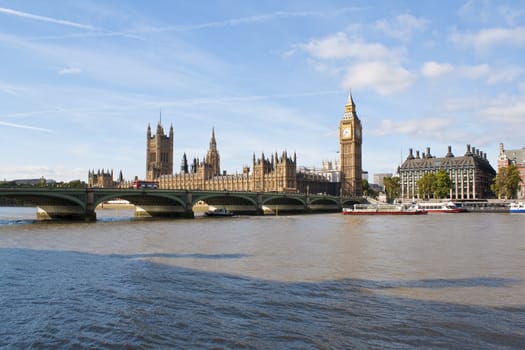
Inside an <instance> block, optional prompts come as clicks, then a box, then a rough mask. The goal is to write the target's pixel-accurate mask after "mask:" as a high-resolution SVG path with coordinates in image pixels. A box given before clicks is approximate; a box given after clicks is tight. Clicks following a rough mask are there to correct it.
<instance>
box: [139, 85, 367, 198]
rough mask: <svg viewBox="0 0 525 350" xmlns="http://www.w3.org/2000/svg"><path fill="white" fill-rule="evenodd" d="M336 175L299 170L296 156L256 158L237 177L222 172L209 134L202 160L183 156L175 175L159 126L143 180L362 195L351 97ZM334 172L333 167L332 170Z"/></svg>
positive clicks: (150, 140)
mask: <svg viewBox="0 0 525 350" xmlns="http://www.w3.org/2000/svg"><path fill="white" fill-rule="evenodd" d="M339 130H340V132H339V143H340V147H341V149H340V161H339V166H340V171H339V172H337V174H334V172H333V171H326V172H324V173H312V172H308V171H300V170H299V171H298V168H297V156H296V154H295V152H294V153H293V154H288V152H287V151H286V150H285V151H282V152H281V153H277V152H275V153H272V154H271V155H270V156H266V155H265V154H264V153H262V154H261V155H260V156H259V157H256V155H255V154H254V155H253V157H252V160H251V164H250V166H244V168H243V170H242V172H241V173H237V174H227V173H226V172H225V171H223V172H221V167H220V155H219V150H218V148H217V141H216V138H215V130H214V129H212V134H211V139H210V145H209V148H208V151H207V153H206V156H205V157H204V158H203V159H198V158H193V160H192V161H188V158H187V156H186V154H184V155H183V157H182V161H181V166H180V172H178V173H175V174H174V173H173V127H171V128H170V132H169V135H165V134H164V129H163V127H162V125H161V123H160V121H159V124H158V125H157V131H156V134H155V135H152V134H151V128H150V126H149V125H148V129H147V149H146V158H147V161H146V174H147V176H146V177H147V180H149V181H158V182H159V188H161V189H187V190H211V191H252V192H290V193H326V194H332V195H339V194H343V195H348V196H360V195H361V193H362V184H361V173H362V168H361V143H362V141H361V140H362V127H361V121H360V120H359V118H358V117H357V114H356V112H355V103H354V101H353V98H352V95H351V94H349V95H348V99H347V102H346V105H345V112H344V115H343V117H342V119H341V121H340V124H339ZM331 169H333V168H331Z"/></svg>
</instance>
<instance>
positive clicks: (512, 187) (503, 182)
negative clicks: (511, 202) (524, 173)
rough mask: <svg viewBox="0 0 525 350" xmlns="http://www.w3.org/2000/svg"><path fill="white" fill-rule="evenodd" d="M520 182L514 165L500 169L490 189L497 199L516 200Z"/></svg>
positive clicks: (517, 170) (518, 173) (518, 172)
mask: <svg viewBox="0 0 525 350" xmlns="http://www.w3.org/2000/svg"><path fill="white" fill-rule="evenodd" d="M521 182H523V181H522V180H521V176H520V171H519V169H518V167H517V166H516V165H514V164H511V165H509V166H508V167H505V168H501V169H500V170H499V172H498V174H497V175H496V177H495V178H494V180H493V183H492V185H490V189H491V190H492V192H494V194H496V196H498V198H505V199H511V198H516V195H517V192H518V187H519V184H520V183H521Z"/></svg>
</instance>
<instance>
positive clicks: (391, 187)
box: [383, 177, 401, 202]
mask: <svg viewBox="0 0 525 350" xmlns="http://www.w3.org/2000/svg"><path fill="white" fill-rule="evenodd" d="M383 185H384V186H385V193H386V200H387V201H388V202H392V201H393V200H394V199H395V198H397V197H399V194H400V193H401V184H400V183H399V177H385V178H384V179H383Z"/></svg>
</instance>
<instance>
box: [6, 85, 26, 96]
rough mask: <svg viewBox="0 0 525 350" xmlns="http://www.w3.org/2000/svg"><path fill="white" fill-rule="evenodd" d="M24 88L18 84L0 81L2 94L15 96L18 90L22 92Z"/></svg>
mask: <svg viewBox="0 0 525 350" xmlns="http://www.w3.org/2000/svg"><path fill="white" fill-rule="evenodd" d="M24 90H25V88H22V87H19V86H14V85H9V84H4V83H2V82H0V92H2V93H4V94H8V95H13V96H16V95H18V94H19V93H20V92H22V91H24Z"/></svg>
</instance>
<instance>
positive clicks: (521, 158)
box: [498, 143, 525, 199]
mask: <svg viewBox="0 0 525 350" xmlns="http://www.w3.org/2000/svg"><path fill="white" fill-rule="evenodd" d="M511 164H514V165H515V166H516V167H517V168H518V170H519V172H520V175H521V181H522V182H521V183H520V184H519V187H518V199H525V148H521V149H511V150H506V149H505V146H504V145H503V143H500V144H499V156H498V172H499V171H500V169H501V168H505V167H508V166H509V165H511Z"/></svg>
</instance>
